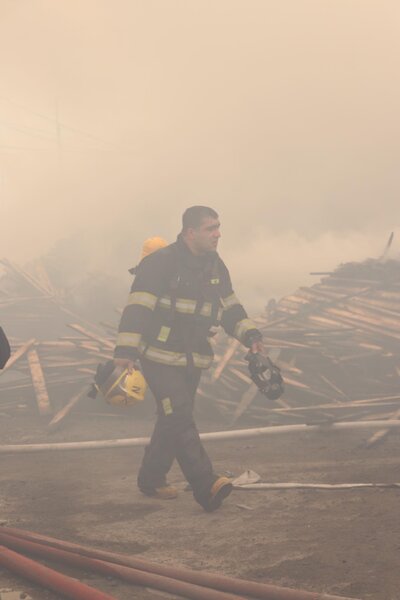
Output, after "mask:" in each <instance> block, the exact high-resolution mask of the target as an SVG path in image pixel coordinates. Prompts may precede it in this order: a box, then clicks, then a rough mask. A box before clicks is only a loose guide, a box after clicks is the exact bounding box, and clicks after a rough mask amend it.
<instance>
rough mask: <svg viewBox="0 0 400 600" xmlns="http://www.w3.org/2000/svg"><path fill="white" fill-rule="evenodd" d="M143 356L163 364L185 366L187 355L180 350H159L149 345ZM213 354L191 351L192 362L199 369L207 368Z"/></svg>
mask: <svg viewBox="0 0 400 600" xmlns="http://www.w3.org/2000/svg"><path fill="white" fill-rule="evenodd" d="M144 356H145V357H146V358H148V359H149V360H153V361H154V362H158V363H161V364H163V365H171V366H175V367H186V366H187V357H186V354H184V353H181V352H169V351H168V350H161V349H160V348H155V347H154V346H149V347H148V348H146V350H145V352H144ZM213 358H214V357H213V356H210V355H209V354H197V353H196V352H193V364H194V366H195V367H198V368H199V369H208V367H209V366H210V365H211V363H212V361H213Z"/></svg>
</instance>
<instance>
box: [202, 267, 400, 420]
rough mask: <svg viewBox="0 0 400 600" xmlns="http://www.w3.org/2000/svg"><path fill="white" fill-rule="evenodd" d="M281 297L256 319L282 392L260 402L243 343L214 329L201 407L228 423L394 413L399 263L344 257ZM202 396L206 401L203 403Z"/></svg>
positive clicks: (398, 384) (399, 391) (399, 373)
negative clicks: (355, 260)
mask: <svg viewBox="0 0 400 600" xmlns="http://www.w3.org/2000/svg"><path fill="white" fill-rule="evenodd" d="M316 275H320V276H321V275H322V278H321V279H320V282H319V283H317V284H315V285H313V286H311V287H301V288H300V289H299V290H297V291H296V292H295V293H294V294H292V295H290V296H287V297H285V298H283V299H281V300H280V301H279V302H278V303H276V304H275V305H274V306H272V303H269V305H268V314H267V313H266V314H264V315H262V316H261V317H259V318H258V319H256V321H257V322H258V326H259V327H260V329H261V330H262V332H263V335H264V342H265V346H266V349H267V351H268V353H269V355H270V356H271V358H272V359H273V360H274V361H275V362H276V363H277V364H278V366H280V367H281V369H282V374H283V376H284V379H285V388H286V389H285V394H284V396H283V397H282V398H281V399H280V400H278V401H276V402H267V400H266V398H265V397H263V396H261V395H260V394H259V393H258V392H257V388H256V387H255V385H254V384H252V382H251V380H250V379H249V377H248V373H247V370H246V363H245V361H244V360H243V357H244V351H243V348H242V347H241V346H240V344H238V343H237V342H236V341H228V340H227V338H226V337H224V336H223V335H221V336H220V337H219V338H218V339H217V340H216V342H215V351H216V354H217V360H216V362H215V366H214V369H213V371H211V372H210V374H209V376H208V377H207V379H206V380H204V382H203V387H202V390H201V395H202V396H203V401H204V408H205V410H208V409H209V406H211V405H212V404H215V405H216V406H217V408H218V410H219V412H220V413H221V414H222V415H224V416H225V417H226V418H227V419H228V420H230V422H231V424H234V423H235V422H236V421H237V420H238V419H239V418H240V417H241V416H242V415H244V413H246V417H251V418H252V419H255V420H262V421H264V422H272V423H274V422H276V421H279V422H282V419H283V420H284V421H285V422H288V423H290V422H299V421H300V422H318V421H327V422H329V421H337V420H341V419H343V418H345V419H346V420H349V419H359V418H363V419H368V418H374V419H375V418H379V419H382V418H389V417H390V418H393V417H395V418H397V417H399V416H400V410H398V408H400V404H399V401H400V361H399V359H400V262H399V261H396V260H387V261H382V260H372V259H368V260H367V261H365V262H362V263H347V264H343V265H341V266H339V267H338V268H337V269H336V270H335V271H334V272H331V273H316ZM207 399H209V402H207Z"/></svg>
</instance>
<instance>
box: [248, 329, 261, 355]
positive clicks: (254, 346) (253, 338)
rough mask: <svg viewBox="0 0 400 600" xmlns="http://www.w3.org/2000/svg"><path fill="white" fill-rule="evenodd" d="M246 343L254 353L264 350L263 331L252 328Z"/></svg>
mask: <svg viewBox="0 0 400 600" xmlns="http://www.w3.org/2000/svg"><path fill="white" fill-rule="evenodd" d="M244 345H245V346H247V348H250V351H251V352H253V353H257V352H262V351H263V343H262V333H261V331H259V330H258V329H250V330H249V331H248V332H247V333H246V335H245V339H244Z"/></svg>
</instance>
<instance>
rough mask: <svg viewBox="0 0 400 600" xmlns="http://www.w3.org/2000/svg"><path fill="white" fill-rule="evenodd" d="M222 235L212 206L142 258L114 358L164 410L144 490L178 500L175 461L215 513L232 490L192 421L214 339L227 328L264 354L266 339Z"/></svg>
mask: <svg viewBox="0 0 400 600" xmlns="http://www.w3.org/2000/svg"><path fill="white" fill-rule="evenodd" d="M220 235H221V234H220V222H219V219H218V214H217V213H216V212H215V211H214V210H213V209H212V208H208V207H205V206H192V207H191V208H188V209H187V210H186V211H185V212H184V214H183V217H182V231H181V233H180V234H179V235H178V238H177V241H176V242H174V243H173V244H170V245H169V246H167V247H165V248H162V249H160V250H157V251H156V252H154V253H152V254H150V255H149V256H147V257H145V258H143V260H142V261H141V262H140V264H139V266H138V268H137V270H136V277H135V280H134V282H133V285H132V288H131V293H130V295H129V299H128V304H127V306H126V307H125V309H124V312H123V314H122V317H121V322H120V325H119V330H118V331H119V332H118V337H117V344H116V348H115V353H114V362H115V363H116V364H117V365H119V366H121V367H124V368H128V369H134V368H140V369H141V370H142V372H143V375H144V377H145V379H146V381H147V384H148V386H149V388H150V390H151V391H152V393H153V395H154V397H155V400H156V404H157V414H158V417H157V421H156V424H155V428H154V432H153V435H152V437H151V441H150V444H149V445H148V446H147V447H146V449H145V454H144V458H143V461H142V465H141V468H140V471H139V475H138V486H139V489H140V490H141V491H142V493H143V494H145V495H148V496H155V497H158V498H174V497H176V496H177V490H176V488H174V487H173V486H170V485H168V484H167V480H166V476H167V473H168V471H169V470H170V468H171V465H172V463H173V461H174V459H175V458H176V459H177V461H178V463H179V466H180V468H181V470H182V472H183V474H184V476H185V478H186V479H187V481H188V482H189V484H190V485H191V488H192V490H193V495H194V498H195V500H196V501H197V502H198V503H199V504H200V505H201V506H202V507H203V508H204V510H206V511H209V512H211V511H213V510H215V509H216V508H218V507H219V506H220V505H221V503H222V501H223V500H224V498H226V496H228V495H229V493H230V492H231V491H232V484H231V482H230V480H229V479H228V478H227V477H220V476H218V475H217V474H216V473H215V472H214V470H213V467H212V464H211V461H210V459H209V457H208V455H207V453H206V451H205V449H204V448H203V445H202V443H201V440H200V437H199V433H198V431H197V428H196V425H195V422H194V420H193V402H194V397H195V394H196V390H197V387H198V384H199V380H200V375H201V372H202V370H203V369H207V368H208V367H209V366H210V365H211V362H212V359H213V352H212V349H211V346H210V343H209V338H210V336H212V335H213V333H214V328H215V327H216V326H218V325H222V327H223V328H224V330H225V331H226V332H227V333H228V334H229V335H231V336H233V337H235V338H236V339H238V340H240V341H241V342H242V343H243V344H244V346H246V347H248V348H250V349H251V350H252V351H253V352H258V351H260V350H261V334H260V332H259V331H258V329H257V328H256V326H255V325H254V323H253V322H252V321H251V320H250V319H249V318H248V317H247V314H246V312H245V310H244V308H243V306H242V305H241V304H240V302H239V300H238V299H237V297H236V295H235V293H234V291H233V289H232V284H231V279H230V276H229V271H228V269H227V268H226V266H225V264H224V263H223V261H222V260H221V258H220V257H219V255H218V254H217V246H218V241H219V238H220Z"/></svg>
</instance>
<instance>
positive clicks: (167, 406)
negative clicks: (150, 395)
mask: <svg viewBox="0 0 400 600" xmlns="http://www.w3.org/2000/svg"><path fill="white" fill-rule="evenodd" d="M161 404H162V407H163V411H164V415H165V416H166V417H168V415H172V412H173V410H172V404H171V399H170V398H163V399H162V400H161Z"/></svg>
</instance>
